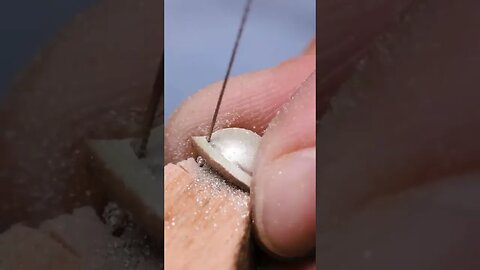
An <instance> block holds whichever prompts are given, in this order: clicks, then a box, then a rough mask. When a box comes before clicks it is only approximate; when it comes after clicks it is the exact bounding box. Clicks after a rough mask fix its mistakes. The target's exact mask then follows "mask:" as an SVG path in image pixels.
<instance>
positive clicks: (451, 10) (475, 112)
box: [317, 0, 480, 241]
mask: <svg viewBox="0 0 480 270" xmlns="http://www.w3.org/2000/svg"><path fill="white" fill-rule="evenodd" d="M478 8H480V2H478V1H474V0H468V1H462V3H461V4H460V3H458V2H452V1H448V0H436V1H424V2H423V4H422V5H419V6H418V7H417V8H416V9H414V10H412V12H411V13H409V15H408V17H407V18H406V20H405V21H403V23H402V24H401V25H400V26H399V27H398V30H396V31H395V32H393V33H390V34H389V35H388V36H387V37H386V38H384V40H382V41H380V42H379V43H378V44H376V45H375V47H373V48H372V49H371V51H370V53H369V57H368V58H367V59H366V62H365V64H364V65H363V66H361V67H359V69H358V71H357V72H356V74H355V76H354V77H353V78H352V79H351V80H349V82H347V83H346V84H345V85H344V86H343V87H342V89H340V91H339V94H338V95H337V96H336V97H335V99H334V100H333V101H332V102H331V108H332V109H331V110H330V111H329V112H328V113H326V114H325V115H324V116H323V117H322V119H320V123H319V127H318V142H317V147H318V153H319V156H318V158H317V161H318V163H317V164H318V179H320V180H319V183H318V189H317V197H318V202H319V205H321V207H319V213H318V216H319V219H318V221H319V225H320V226H319V227H320V228H322V230H328V228H331V227H334V226H335V224H337V223H341V222H342V220H343V219H344V218H346V217H347V216H349V215H350V214H352V213H353V212H355V211H356V209H358V208H361V207H363V206H364V205H365V204H366V203H368V201H370V200H372V199H375V198H377V197H379V196H384V195H386V194H392V193H396V192H400V191H401V190H404V189H407V188H410V187H412V186H415V185H420V184H422V183H424V182H426V181H435V179H437V178H438V177H442V176H444V175H450V174H455V173H459V172H463V171H466V170H478V168H480V143H479V142H480V140H478V138H480V121H478V119H480V106H479V100H480V91H478V85H479V81H478V69H479V67H480V35H478V27H477V26H478V25H479V23H480V17H479V16H478V14H477V13H476V12H475V10H478ZM445 18H449V19H448V20H446V19H445ZM319 241H320V240H319Z"/></svg>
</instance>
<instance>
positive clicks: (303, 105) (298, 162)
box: [251, 73, 316, 257]
mask: <svg viewBox="0 0 480 270" xmlns="http://www.w3.org/2000/svg"><path fill="white" fill-rule="evenodd" d="M315 77H316V76H315V73H313V74H312V75H311V76H310V77H309V78H308V79H307V81H305V82H304V83H303V84H302V86H301V87H300V88H299V90H298V91H297V92H296V94H295V95H294V96H293V97H292V98H291V100H290V101H289V102H288V103H287V104H286V105H285V107H284V109H283V110H281V111H280V112H279V114H278V115H277V117H276V118H275V119H274V120H273V121H272V123H271V124H270V125H269V127H268V129H267V131H266V133H265V135H264V136H263V138H262V142H261V144H260V148H259V150H258V154H257V162H256V168H255V170H254V175H253V177H254V180H253V188H252V189H251V190H252V196H253V203H254V209H253V213H254V224H255V230H256V233H257V237H258V238H259V240H260V242H261V243H262V244H263V245H264V246H265V247H266V248H267V249H269V250H270V251H271V252H273V253H275V254H277V255H280V256H285V257H295V256H301V255H305V254H306V253H308V252H309V251H311V250H312V249H313V248H314V246H315V123H316V120H315V118H316V114H315Z"/></svg>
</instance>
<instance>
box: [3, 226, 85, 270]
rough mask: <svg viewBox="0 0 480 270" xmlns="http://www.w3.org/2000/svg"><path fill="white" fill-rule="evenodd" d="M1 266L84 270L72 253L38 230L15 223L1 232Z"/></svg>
mask: <svg viewBox="0 0 480 270" xmlns="http://www.w3.org/2000/svg"><path fill="white" fill-rule="evenodd" d="M0 269H2V270H3V269H5V270H50V269H65V270H81V269H86V268H85V265H82V261H81V260H80V259H79V258H78V257H77V255H76V254H74V252H72V251H71V250H69V249H68V248H66V247H64V246H63V245H62V244H61V243H59V242H58V241H56V240H55V239H53V238H51V237H50V236H48V235H46V234H43V233H41V232H40V231H38V230H35V229H31V228H28V227H25V226H22V225H14V226H13V227H12V228H10V229H9V230H8V231H6V232H4V233H3V234H1V235H0Z"/></svg>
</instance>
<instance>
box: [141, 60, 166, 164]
mask: <svg viewBox="0 0 480 270" xmlns="http://www.w3.org/2000/svg"><path fill="white" fill-rule="evenodd" d="M163 64H164V55H163V54H162V60H161V61H160V66H159V67H158V71H157V76H156V78H155V82H154V84H153V91H152V95H151V96H150V100H149V104H148V108H147V111H146V112H145V118H144V122H143V125H142V127H141V140H140V144H139V145H138V148H137V151H136V153H137V156H138V157H139V158H144V157H145V156H146V153H147V144H148V140H149V138H150V131H151V129H152V126H153V121H154V120H155V114H156V113H157V110H158V104H159V103H160V101H161V100H163V82H164V73H163V71H164V67H163ZM162 103H163V102H162Z"/></svg>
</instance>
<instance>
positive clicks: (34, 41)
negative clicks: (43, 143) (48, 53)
mask: <svg viewBox="0 0 480 270" xmlns="http://www.w3.org/2000/svg"><path fill="white" fill-rule="evenodd" d="M95 2H96V0H67V1H64V0H49V1H35V0H15V1H0V33H1V35H2V37H1V39H0V40H1V42H0V100H1V99H2V97H4V96H5V94H6V92H7V91H8V89H9V88H10V87H11V86H12V83H13V80H14V79H15V77H16V76H17V73H18V72H20V71H21V70H22V69H23V68H24V67H25V66H26V65H28V63H30V62H31V61H32V58H33V57H34V56H35V55H37V54H38V51H39V50H40V49H41V48H42V47H44V46H45V45H47V44H48V42H49V41H50V40H51V39H53V38H54V37H55V34H57V32H58V31H60V30H61V29H62V28H63V27H64V26H65V24H67V23H69V22H70V21H71V20H72V19H73V17H74V16H76V15H77V14H78V13H80V12H82V11H84V10H86V9H87V8H89V7H91V6H92V5H93V4H94V3H95Z"/></svg>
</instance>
